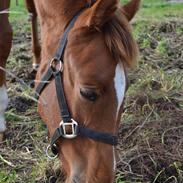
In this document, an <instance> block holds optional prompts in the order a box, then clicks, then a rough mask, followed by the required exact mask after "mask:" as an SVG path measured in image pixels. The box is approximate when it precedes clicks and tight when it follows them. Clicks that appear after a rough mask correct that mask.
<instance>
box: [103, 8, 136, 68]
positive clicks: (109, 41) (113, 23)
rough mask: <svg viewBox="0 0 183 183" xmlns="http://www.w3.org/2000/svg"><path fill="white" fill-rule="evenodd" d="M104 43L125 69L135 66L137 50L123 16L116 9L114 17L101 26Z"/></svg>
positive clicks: (120, 11) (127, 23)
mask: <svg viewBox="0 0 183 183" xmlns="http://www.w3.org/2000/svg"><path fill="white" fill-rule="evenodd" d="M102 31H103V32H104V36H105V42H106V45H107V47H108V48H109V50H110V52H111V54H112V56H113V57H114V59H115V60H116V61H118V62H119V61H121V62H123V64H124V65H126V66H127V67H130V68H131V67H133V66H134V65H135V64H136V61H137V56H138V48H137V44H136V41H135V40H134V39H133V36H132V31H131V28H130V26H129V22H128V21H127V19H126V17H125V14H124V13H123V12H122V10H120V9H118V10H117V11H116V13H115V15H114V17H113V18H112V19H111V20H109V21H108V22H106V23H105V24H104V26H103V29H102Z"/></svg>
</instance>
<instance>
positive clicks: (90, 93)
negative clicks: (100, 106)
mask: <svg viewBox="0 0 183 183" xmlns="http://www.w3.org/2000/svg"><path fill="white" fill-rule="evenodd" d="M80 94H81V96H82V97H84V98H85V99H87V100H89V101H91V102H95V101H96V100H97V98H98V96H99V95H98V94H97V93H96V92H95V91H94V90H92V89H81V90H80Z"/></svg>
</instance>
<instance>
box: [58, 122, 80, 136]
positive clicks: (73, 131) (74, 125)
mask: <svg viewBox="0 0 183 183" xmlns="http://www.w3.org/2000/svg"><path fill="white" fill-rule="evenodd" d="M77 126H78V123H77V122H76V121H74V120H73V119H71V122H68V123H64V122H63V121H61V122H60V127H62V130H63V137H64V138H66V139H74V138H76V137H77ZM67 127H70V128H71V132H70V133H67V131H66V128H67Z"/></svg>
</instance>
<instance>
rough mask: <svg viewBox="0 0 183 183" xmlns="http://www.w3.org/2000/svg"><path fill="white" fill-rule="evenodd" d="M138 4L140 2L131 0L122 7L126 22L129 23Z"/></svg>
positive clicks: (139, 0) (137, 8)
mask: <svg viewBox="0 0 183 183" xmlns="http://www.w3.org/2000/svg"><path fill="white" fill-rule="evenodd" d="M140 2H141V0H131V1H130V2H129V3H127V4H125V5H124V6H123V7H122V11H123V12H124V14H125V15H126V18H127V19H128V21H130V20H131V19H132V18H133V17H134V16H135V14H136V13H137V11H138V10H139V7H140Z"/></svg>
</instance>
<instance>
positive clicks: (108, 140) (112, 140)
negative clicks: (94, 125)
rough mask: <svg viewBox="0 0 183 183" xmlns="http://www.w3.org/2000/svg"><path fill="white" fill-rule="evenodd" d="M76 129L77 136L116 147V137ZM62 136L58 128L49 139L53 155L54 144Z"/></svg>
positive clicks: (84, 128)
mask: <svg viewBox="0 0 183 183" xmlns="http://www.w3.org/2000/svg"><path fill="white" fill-rule="evenodd" d="M76 128H77V129H76V131H77V134H76V135H77V136H81V137H87V138H90V139H92V140H95V141H98V142H102V143H105V144H109V145H113V146H116V145H117V144H118V139H117V136H113V135H110V134H108V133H101V132H98V131H95V130H92V129H90V128H86V127H83V126H77V127H76ZM63 135H64V133H63V129H62V127H59V128H57V129H56V130H55V132H54V134H53V136H52V138H51V143H50V145H51V148H52V152H53V154H55V155H57V154H58V147H57V146H56V143H57V141H58V140H59V139H60V138H62V137H63Z"/></svg>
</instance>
